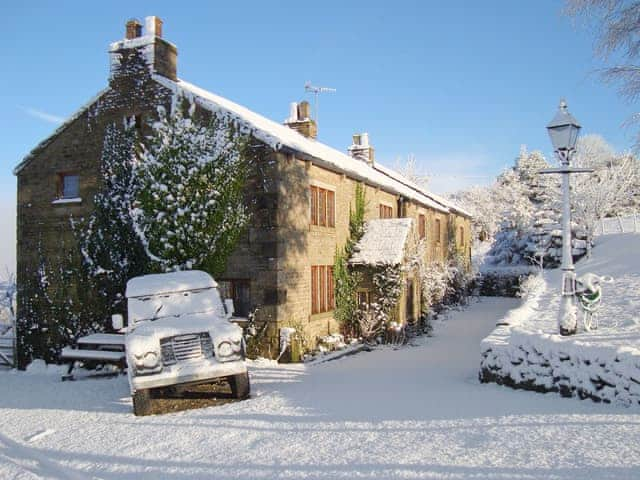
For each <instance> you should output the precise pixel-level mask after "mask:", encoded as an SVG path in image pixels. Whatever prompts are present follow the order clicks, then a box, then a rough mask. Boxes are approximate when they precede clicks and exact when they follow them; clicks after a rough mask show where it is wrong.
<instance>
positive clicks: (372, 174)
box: [13, 37, 471, 217]
mask: <svg viewBox="0 0 640 480" xmlns="http://www.w3.org/2000/svg"><path fill="white" fill-rule="evenodd" d="M134 41H135V42H139V43H140V44H141V45H142V44H144V43H145V42H148V39H147V38H146V37H143V38H141V39H135V40H134ZM130 42H133V41H130ZM121 43H122V42H116V43H114V44H113V45H111V49H112V50H113V49H117V47H118V46H119V45H120V44H121ZM153 79H154V80H155V81H157V82H158V83H159V84H161V85H162V86H164V87H165V88H168V89H169V90H171V91H172V92H174V94H178V93H179V94H182V95H184V96H185V97H187V98H191V99H193V100H195V101H196V102H197V103H198V104H199V105H201V106H202V107H203V108H205V109H207V110H209V111H212V112H220V113H222V114H225V115H230V116H232V117H233V118H234V120H236V121H238V122H239V123H240V124H241V125H243V126H245V128H246V129H247V130H248V131H250V132H251V133H252V134H253V135H254V136H255V137H256V138H258V139H259V140H261V141H263V142H265V143H266V144H267V145H269V146H270V147H271V148H273V149H274V150H286V149H289V150H291V151H294V152H296V153H298V154H302V155H306V156H308V157H310V158H311V159H312V161H313V162H314V163H316V164H318V165H320V166H324V167H326V168H329V169H331V170H335V171H339V172H341V173H345V174H347V175H349V176H351V177H353V178H355V179H356V180H360V181H364V182H367V183H369V184H371V185H375V186H378V187H380V188H382V189H384V190H386V191H389V192H390V193H394V194H397V195H402V196H403V197H406V198H410V199H412V200H414V201H416V202H418V203H420V204H422V205H424V206H426V207H430V208H432V209H434V210H437V211H440V212H444V213H448V212H450V211H453V212H456V213H459V214H461V215H464V216H468V217H471V214H470V213H469V212H467V211H465V210H463V209H462V208H460V207H458V206H456V205H454V204H453V203H451V202H450V201H448V200H445V199H444V198H442V197H439V196H438V195H435V194H434V193H432V192H429V191H427V190H425V189H423V188H421V187H419V186H418V185H416V184H415V183H413V182H411V181H410V180H409V179H407V178H405V177H404V176H402V175H401V174H400V173H398V172H395V171H394V170H391V169H390V168H387V167H384V166H383V165H380V164H373V166H372V165H369V164H368V163H366V162H364V161H361V160H358V159H355V158H353V157H351V156H350V155H347V154H346V153H343V152H341V151H339V150H336V149H334V148H332V147H329V146H328V145H325V144H323V143H320V142H318V141H316V140H313V139H310V138H307V137H305V136H304V135H302V134H300V133H298V132H297V131H295V130H293V129H292V128H289V127H287V126H285V125H282V124H280V123H277V122H274V121H273V120H270V119H268V118H266V117H264V116H262V115H260V114H258V113H256V112H253V111H251V110H249V109H248V108H246V107H243V106H242V105H238V104H237V103H234V102H232V101H231V100H228V99H226V98H224V97H221V96H219V95H216V94H214V93H211V92H209V91H207V90H204V89H202V88H200V87H197V86H195V85H193V84H191V83H188V82H185V81H184V80H180V79H178V80H177V81H173V80H171V79H169V78H167V77H164V76H162V75H158V74H153ZM105 92H106V89H105V90H103V91H101V92H100V93H99V94H98V95H96V96H95V97H94V98H93V99H91V100H90V101H89V102H88V103H87V104H85V105H84V106H83V107H82V108H80V109H79V110H78V111H77V112H76V113H74V114H73V115H72V116H71V117H70V118H69V119H68V120H67V121H65V122H64V123H63V124H62V125H60V127H59V128H58V129H57V130H56V131H55V132H53V134H52V135H50V136H49V137H48V138H46V139H45V140H43V141H42V142H40V144H38V146H36V148H34V149H33V150H32V151H31V152H30V153H29V154H28V155H27V156H26V157H25V158H24V159H23V161H22V162H21V163H20V164H18V165H17V166H16V167H15V169H14V171H13V173H14V175H17V174H19V173H20V171H21V170H22V169H23V168H24V167H25V166H26V164H27V163H29V161H30V160H31V159H32V158H33V156H34V154H35V153H36V152H37V151H39V150H40V149H41V148H43V147H44V146H46V145H47V144H48V143H49V142H51V140H52V139H53V138H55V137H56V136H57V135H58V134H59V133H60V132H62V131H63V130H64V129H66V128H67V127H68V126H69V125H70V124H71V123H72V122H73V121H74V120H75V119H76V118H78V117H79V116H80V115H81V114H82V113H83V112H85V111H86V110H87V109H88V108H89V107H90V106H91V105H92V104H93V103H95V102H96V100H97V99H98V98H99V97H100V96H102V94H104V93H105ZM175 97H176V95H174V98H175Z"/></svg>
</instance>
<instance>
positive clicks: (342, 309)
mask: <svg viewBox="0 0 640 480" xmlns="http://www.w3.org/2000/svg"><path fill="white" fill-rule="evenodd" d="M365 208H366V198H365V191H364V186H363V185H362V184H360V183H359V184H357V185H356V189H355V198H354V205H353V207H352V208H350V209H349V238H348V239H347V242H346V244H345V246H344V248H342V249H337V250H336V255H335V261H334V266H333V277H334V282H335V285H334V289H335V302H336V305H335V311H334V317H335V319H336V320H337V321H338V322H340V324H341V325H342V328H343V330H344V331H345V332H346V333H348V334H351V335H355V334H357V319H356V310H357V308H358V301H357V298H356V288H357V286H358V283H359V280H360V275H359V274H358V273H357V272H355V271H353V270H352V269H350V268H349V258H350V257H351V254H352V253H353V247H354V245H355V244H356V243H357V242H358V240H360V238H362V235H364V223H365V222H364V213H365Z"/></svg>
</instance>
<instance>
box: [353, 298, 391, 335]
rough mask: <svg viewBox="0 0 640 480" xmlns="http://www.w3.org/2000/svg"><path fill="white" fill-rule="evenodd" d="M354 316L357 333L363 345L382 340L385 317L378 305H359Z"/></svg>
mask: <svg viewBox="0 0 640 480" xmlns="http://www.w3.org/2000/svg"><path fill="white" fill-rule="evenodd" d="M355 315H356V321H357V327H358V333H359V334H360V337H361V338H362V340H363V341H364V342H365V343H368V344H374V343H377V342H378V340H379V339H380V340H381V339H382V338H383V334H384V331H385V318H386V315H385V314H383V313H382V309H381V307H380V305H379V304H377V303H370V304H363V305H359V306H358V308H357V310H356V312H355Z"/></svg>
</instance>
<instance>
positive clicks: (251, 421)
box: [0, 298, 640, 480]
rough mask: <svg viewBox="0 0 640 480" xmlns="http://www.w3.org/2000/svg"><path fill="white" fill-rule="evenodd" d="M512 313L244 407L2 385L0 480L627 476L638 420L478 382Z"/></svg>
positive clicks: (454, 323) (329, 372)
mask: <svg viewBox="0 0 640 480" xmlns="http://www.w3.org/2000/svg"><path fill="white" fill-rule="evenodd" d="M517 305H518V301H517V300H514V299H504V298H502V299H498V298H485V299H482V301H480V302H479V303H474V304H472V305H471V306H470V307H469V308H468V309H466V310H464V311H461V312H455V313H453V314H451V317H450V318H449V319H448V320H447V321H445V322H442V323H437V325H436V328H435V337H434V338H421V339H419V340H417V341H416V345H415V346H408V347H404V348H401V349H398V350H394V349H392V348H381V349H378V350H375V351H373V352H371V353H360V354H358V355H355V356H352V357H347V358H343V359H340V360H336V361H333V362H328V363H324V364H320V365H316V366H305V365H277V364H275V363H272V362H262V363H255V364H253V366H252V369H251V373H252V381H253V398H251V399H249V400H247V401H243V402H238V403H231V404H226V405H223V406H218V407H211V408H205V409H201V410H191V411H186V412H180V413H176V414H167V415H162V416H152V417H134V416H133V415H132V414H131V403H130V400H129V398H128V386H127V382H126V379H125V378H122V377H119V378H115V379H104V380H85V381H78V382H65V383H62V382H60V381H59V376H58V375H57V374H56V372H55V371H53V370H51V371H45V372H40V373H38V372H37V370H36V371H34V372H31V373H0V387H1V388H0V478H2V479H20V480H24V479H40V478H47V479H58V480H62V479H80V478H82V479H85V478H86V479H131V480H133V479H136V480H137V479H154V480H155V479H160V478H175V479H189V480H192V479H218V478H220V479H222V478H224V479H234V478H242V479H271V478H292V479H299V478H311V479H320V478H322V479H324V478H344V479H353V478H412V479H415V478H438V479H440V478H449V479H534V478H540V479H542V478H544V479H574V478H575V479H581V478H598V479H630V478H638V477H640V414H638V412H637V410H632V409H625V408H620V407H615V406H606V405H598V404H594V403H592V402H577V401H571V400H565V399H562V398H560V397H558V396H557V395H553V394H552V395H541V394H532V393H529V392H522V391H514V390H510V389H508V388H504V387H499V386H496V385H481V384H479V383H478V380H477V374H478V362H479V358H480V356H479V353H480V351H479V343H480V340H481V339H482V338H483V337H484V336H486V335H487V334H488V333H489V332H490V331H491V330H492V329H493V327H494V324H495V319H496V318H500V317H502V316H504V314H505V313H506V312H507V310H509V309H512V308H514V307H516V306H517Z"/></svg>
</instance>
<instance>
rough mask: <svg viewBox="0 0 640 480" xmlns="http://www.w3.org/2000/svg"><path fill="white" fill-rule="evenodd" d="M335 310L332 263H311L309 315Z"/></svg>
mask: <svg viewBox="0 0 640 480" xmlns="http://www.w3.org/2000/svg"><path fill="white" fill-rule="evenodd" d="M333 310H335V283H334V278H333V265H311V315H317V314H321V313H327V312H332V311H333Z"/></svg>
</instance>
